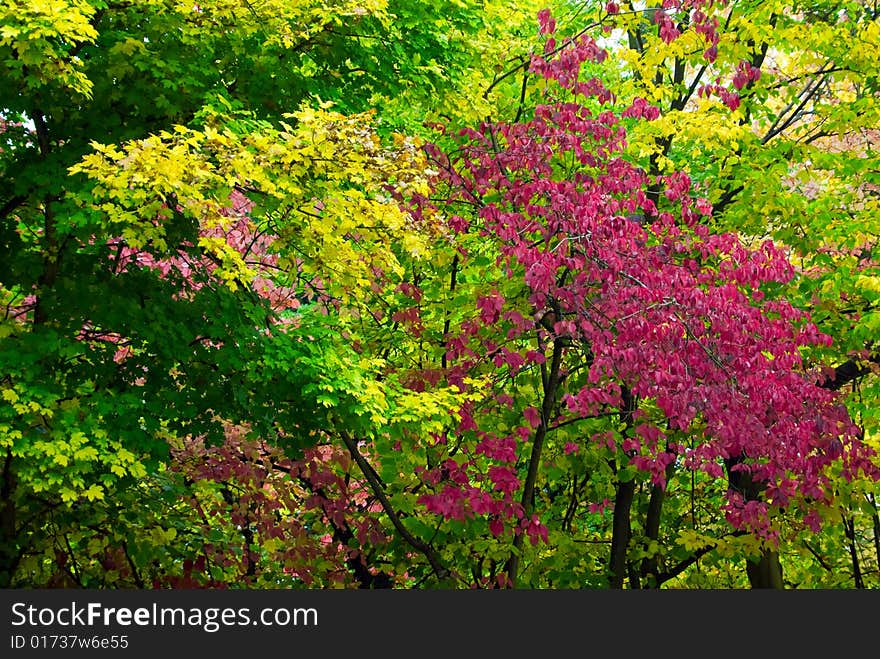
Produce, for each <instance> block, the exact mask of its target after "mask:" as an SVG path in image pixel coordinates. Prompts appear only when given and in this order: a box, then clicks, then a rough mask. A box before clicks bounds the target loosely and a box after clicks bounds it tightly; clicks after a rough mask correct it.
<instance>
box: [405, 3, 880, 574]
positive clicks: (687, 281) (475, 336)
mask: <svg viewBox="0 0 880 659" xmlns="http://www.w3.org/2000/svg"><path fill="white" fill-rule="evenodd" d="M679 4H680V3H679ZM661 13H662V12H661ZM539 18H540V19H541V29H542V32H543V33H544V34H545V35H547V39H546V47H545V50H544V54H543V55H542V56H534V57H533V59H532V61H531V66H530V72H531V74H533V75H537V76H540V77H543V78H544V79H546V80H547V81H548V83H549V86H548V89H550V90H555V91H550V92H547V93H545V95H544V97H543V102H542V103H541V104H539V105H538V106H537V107H536V108H535V110H534V113H533V115H532V116H531V118H529V119H528V120H524V121H521V122H516V123H484V124H482V125H480V126H479V127H478V128H476V129H464V130H461V131H460V132H458V133H457V134H452V133H451V132H447V134H446V135H445V137H444V139H446V140H447V141H452V142H453V143H454V146H453V147H446V148H442V149H441V148H440V147H438V146H430V147H428V151H429V155H430V157H431V159H432V161H433V163H434V165H435V166H436V169H437V170H438V171H439V172H440V174H439V180H438V194H437V195H436V196H441V197H442V198H443V201H442V203H438V202H437V201H436V198H435V199H434V200H433V201H431V202H429V201H428V200H424V201H423V207H424V210H425V212H438V211H439V212H442V213H444V214H445V215H446V216H447V217H448V218H449V219H448V225H449V227H450V229H451V231H452V232H453V233H454V234H455V235H456V236H457V238H456V241H457V243H458V245H459V246H460V253H459V257H458V259H459V260H458V261H457V262H456V263H457V264H459V265H460V267H464V266H463V265H462V264H466V263H467V262H468V260H469V259H472V258H474V257H475V256H476V252H477V251H479V249H482V250H483V251H484V252H486V253H491V254H493V255H495V256H496V257H497V258H496V261H495V262H496V266H497V268H496V269H495V270H493V269H492V268H489V269H487V273H492V272H497V273H500V277H499V278H497V279H496V280H492V281H487V282H485V287H484V289H483V291H484V292H483V293H481V294H480V295H479V296H478V297H477V299H475V300H474V304H475V309H476V313H475V315H474V317H473V319H472V320H469V321H467V322H463V323H460V324H459V326H458V327H450V328H448V332H447V334H446V337H445V339H446V345H447V353H446V357H445V362H446V364H447V366H448V368H447V377H448V379H449V380H450V381H451V382H455V383H457V384H460V385H461V386H463V387H466V386H467V384H466V382H467V381H466V379H465V378H466V376H467V375H469V374H474V373H477V372H485V371H486V370H487V369H488V370H489V371H491V372H494V373H496V374H498V373H501V372H504V373H506V376H507V378H508V379H507V380H505V381H510V379H511V378H515V377H516V376H517V375H518V374H520V373H523V372H533V373H539V374H540V377H539V378H538V380H539V382H540V387H539V389H540V397H539V398H540V400H536V401H533V402H532V403H521V402H518V403H516V404H519V405H520V406H521V407H520V409H519V413H520V414H521V417H520V423H519V425H518V426H516V427H514V428H513V429H506V430H505V431H504V432H498V431H496V429H495V426H496V418H495V415H494V414H493V413H492V412H491V410H493V409H495V408H492V407H490V406H483V407H474V408H465V409H464V410H462V423H461V425H460V426H459V428H458V431H457V432H458V435H459V437H461V436H464V435H465V434H467V433H471V434H472V436H473V437H474V438H475V440H474V443H473V444H471V445H470V446H471V447H470V449H468V448H467V444H466V443H463V444H462V445H461V446H462V447H464V448H462V449H461V450H462V451H463V452H465V453H467V459H463V460H458V461H451V460H450V461H448V462H447V463H444V464H441V465H438V466H437V467H436V468H435V469H433V470H427V471H426V472H425V475H424V477H425V481H426V483H427V484H428V485H429V486H430V491H429V493H428V494H425V495H423V496H422V497H421V501H422V502H423V503H424V504H425V505H426V506H427V507H428V510H429V511H432V512H434V513H437V514H438V515H442V516H443V517H444V518H446V519H453V518H457V519H463V518H466V517H481V516H482V517H485V518H487V519H488V520H489V529H490V530H491V532H492V534H493V535H495V536H501V535H502V534H503V533H505V529H508V530H512V532H513V536H514V540H513V542H514V545H515V546H516V547H517V551H514V552H513V553H512V555H511V558H510V559H509V561H508V563H507V569H506V576H507V583H508V584H513V585H515V584H516V581H517V577H518V573H519V561H520V559H519V555H520V552H519V551H518V549H519V548H521V547H522V546H523V540H524V538H525V537H529V538H530V539H531V540H532V541H533V542H540V541H541V540H542V539H544V540H546V537H547V536H546V528H544V526H543V524H542V522H541V520H540V519H539V515H538V511H537V510H536V505H535V496H536V490H538V489H540V487H541V486H542V483H541V480H542V478H543V476H542V471H541V465H542V459H543V457H544V456H542V452H544V451H545V448H546V445H547V442H548V436H549V434H550V433H552V431H553V430H555V429H557V428H560V427H562V426H564V425H569V424H574V423H577V422H578V421H581V420H587V419H599V418H602V417H609V419H610V420H613V423H611V424H610V425H609V426H608V430H607V431H602V432H594V433H592V435H591V436H590V437H587V438H585V440H584V442H583V444H584V445H585V446H586V445H589V444H590V443H591V442H592V443H593V445H596V444H607V446H608V447H610V448H611V449H612V450H613V451H615V452H616V454H617V458H616V459H617V464H618V465H622V466H623V467H624V468H623V469H621V470H620V472H618V480H617V483H616V489H615V496H614V502H613V503H614V513H613V514H614V519H613V540H612V547H611V555H610V558H609V566H610V571H611V574H612V576H611V582H610V583H611V585H612V586H613V587H621V586H622V585H623V582H624V577H625V574H626V561H627V558H626V557H627V550H628V547H629V543H630V540H631V531H630V515H631V507H632V502H633V496H634V492H635V488H636V479H635V478H632V477H630V474H629V472H630V471H631V470H635V471H636V472H637V473H639V474H646V475H647V476H648V477H649V481H650V484H649V485H650V487H652V497H651V499H652V503H651V506H650V510H649V519H648V520H647V522H646V525H645V530H646V534H647V535H648V537H649V538H650V537H651V535H652V534H653V535H654V536H655V537H656V534H657V533H658V526H659V514H660V506H661V505H662V501H663V492H664V488H665V486H666V482H667V479H668V478H669V477H670V475H671V474H672V473H673V472H674V470H675V469H687V470H694V471H700V472H704V473H705V474H706V475H708V476H709V477H711V478H714V479H719V480H720V481H721V482H724V483H726V484H727V495H726V502H725V503H724V505H723V507H724V513H725V515H726V517H727V520H728V521H729V523H730V524H731V525H732V527H733V528H734V529H736V530H738V531H739V532H749V533H752V534H754V535H756V536H757V537H759V538H761V539H763V540H765V541H766V543H767V546H769V547H772V546H773V543H774V542H775V541H776V540H777V537H776V535H777V533H778V529H777V528H776V527H775V526H774V524H773V519H774V515H775V513H776V512H778V511H782V510H791V511H795V510H797V511H801V512H803V513H804V514H803V516H802V519H803V521H804V522H805V523H806V524H807V525H809V526H811V527H813V528H815V527H816V526H817V525H818V523H819V517H818V515H817V513H816V512H815V507H816V505H817V504H820V503H823V502H828V501H829V497H830V491H831V488H830V479H831V478H832V476H833V474H837V475H839V476H842V477H843V478H847V479H849V478H853V477H855V476H857V475H859V474H861V473H865V474H869V475H870V476H871V477H873V478H880V470H878V468H877V467H876V465H875V464H874V463H873V462H872V459H873V457H875V456H874V455H873V453H872V452H871V451H870V450H869V448H868V447H867V446H866V445H865V444H864V443H862V441H861V436H860V431H859V428H858V427H857V426H856V425H855V424H854V423H853V421H852V420H851V419H850V417H849V415H848V413H847V410H846V408H845V407H844V405H843V404H842V403H841V401H840V400H839V398H838V395H837V394H836V393H835V392H834V391H831V390H830V389H828V388H824V387H822V386H820V382H821V381H822V380H823V378H822V376H821V373H820V372H819V370H813V369H811V368H808V366H807V365H806V364H805V363H804V362H803V360H802V351H803V350H804V349H806V348H809V347H810V346H814V345H822V344H825V343H827V342H828V341H829V338H828V337H827V336H824V335H823V334H821V333H820V332H819V331H818V330H817V328H816V327H815V326H814V325H813V324H812V323H811V322H810V319H809V318H808V317H807V316H806V314H804V313H803V312H801V311H799V310H798V309H795V308H793V307H792V306H791V304H789V303H788V302H787V301H786V300H784V299H781V298H779V296H778V295H776V294H774V291H777V290H778V289H779V288H781V285H782V284H784V283H786V282H788V281H789V280H790V279H791V278H792V277H793V275H794V274H795V271H794V269H793V267H792V265H791V264H790V262H789V261H788V259H787V258H786V254H785V251H784V249H783V248H782V247H780V246H778V245H774V244H772V243H771V242H763V243H760V244H751V243H748V244H747V243H746V242H745V241H744V240H743V239H742V238H741V237H738V236H737V235H734V234H730V233H725V234H716V233H713V232H711V231H710V229H709V228H708V223H707V222H706V220H707V219H708V218H709V217H710V216H711V206H710V204H709V203H708V201H707V200H705V199H703V198H700V197H699V196H698V195H697V194H696V193H695V191H694V189H693V186H692V183H691V180H690V179H689V178H688V176H686V175H685V174H683V173H674V174H671V175H666V176H660V177H651V176H649V175H648V174H647V173H646V172H645V171H644V170H642V169H640V168H639V167H637V166H635V165H634V164H632V163H630V162H628V161H627V160H626V159H625V158H624V156H623V153H624V148H625V146H626V135H627V133H626V128H625V126H626V124H627V123H629V122H639V121H652V120H654V119H656V118H657V117H658V115H659V111H658V109H657V108H656V107H653V106H652V105H650V104H649V103H648V102H647V101H645V100H644V99H641V98H637V99H635V101H633V102H632V104H631V105H630V106H629V107H627V108H625V109H623V110H622V112H615V110H614V100H615V99H614V95H613V94H612V93H611V92H610V91H609V90H608V89H606V88H605V86H604V85H603V84H602V82H601V81H600V80H599V79H598V78H595V77H588V76H585V75H584V73H583V68H584V64H585V63H599V62H601V61H602V60H603V59H604V58H605V56H606V54H605V52H604V51H603V50H602V49H601V48H600V47H599V46H598V45H597V44H596V43H595V41H593V40H592V39H590V38H589V37H587V36H583V35H582V36H579V37H577V38H575V39H570V40H567V41H563V42H562V43H561V44H558V43H557V42H556V40H555V38H554V24H553V20H552V18H551V17H550V15H549V13H547V12H542V13H541V15H540V17H539ZM707 20H708V19H707ZM660 21H661V22H662V21H663V16H660ZM706 25H707V26H708V27H707V28H706V33H707V37H706V38H707V40H708V41H709V42H711V41H712V39H714V38H715V33H714V31H713V30H710V29H709V27H711V24H709V23H706ZM670 29H671V28H670ZM670 38H674V35H670ZM711 45H712V44H711V43H710V44H709V46H710V48H711ZM711 55H712V54H711V53H709V55H707V57H711ZM741 74H742V75H743V76H745V77H746V78H749V77H751V78H754V77H755V76H756V75H758V74H757V73H756V72H754V71H751V70H746V69H744V70H743V71H741ZM737 86H739V85H737ZM652 192H653V194H652ZM486 276H487V277H490V276H492V275H491V274H487V275H486ZM536 377H537V376H536ZM497 379H498V380H500V379H502V378H501V376H498V378H497ZM500 400H501V397H496V401H500ZM505 402H506V403H507V405H508V406H510V405H512V404H513V402H512V399H508V400H506V401H505ZM579 448H580V447H579V446H578V443H577V442H573V443H569V444H567V445H566V447H565V451H566V453H576V452H577V451H578V450H579ZM468 451H469V453H468ZM478 458H479V459H478ZM486 459H488V460H489V461H490V462H491V463H492V466H490V467H489V468H488V470H487V469H486V468H485V462H484V460H486ZM624 474H626V475H624ZM655 503H656V504H657V505H656V507H655V505H654V504H655ZM655 508H656V509H655ZM652 510H653V513H656V519H651V518H650V516H651V514H652V512H651V511H652ZM648 568H649V569H648V572H652V571H653V572H654V574H653V575H652V576H654V577H655V578H659V576H660V575H658V574H657V573H656V571H657V569H658V568H657V566H656V565H654V566H650V565H649V566H648Z"/></svg>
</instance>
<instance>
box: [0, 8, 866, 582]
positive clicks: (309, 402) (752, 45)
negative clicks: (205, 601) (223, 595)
mask: <svg viewBox="0 0 880 659" xmlns="http://www.w3.org/2000/svg"><path fill="white" fill-rule="evenodd" d="M878 71H880V13H878V9H877V7H876V4H875V3H873V2H868V1H867V0H853V1H849V2H847V1H842V0H833V1H831V0H829V1H827V2H822V1H820V0H814V1H811V2H790V1H788V2H784V1H781V0H663V1H662V2H660V1H659V0H657V1H653V2H607V3H606V2H595V1H592V0H587V1H585V2H570V1H561V0H559V1H552V2H551V0H542V1H540V2H532V1H531V0H492V1H490V2H481V3H477V2H473V1H472V0H455V1H450V2H442V3H436V2H427V1H423V0H400V1H397V0H362V1H357V0H338V1H336V2H332V3H327V2H319V1H317V0H257V1H249V0H204V1H200V2H197V3H196V2H181V1H179V0H121V1H118V2H117V1H113V0H9V1H7V2H6V3H5V4H4V6H3V7H2V8H0V311H2V316H0V398H2V402H0V587H4V588H9V587H13V588H49V587H67V588H70V587H74V588H77V587H78V588H141V589H146V588H261V589H267V588H279V589H291V588H404V589H432V588H531V589H539V588H555V589H560V588H566V589H567V588H591V589H609V588H613V589H618V588H632V589H636V588H713V589H717V588H748V587H752V588H801V589H820V588H821V589H825V588H835V589H855V588H858V589H860V588H880V507H878V501H877V496H878V482H880V455H878V452H880V427H878V426H880V405H878V401H880V395H878V394H880V377H878V375H880V352H878V350H880V348H878V344H877V337H878V336H880V310H878V300H880V265H878V258H877V253H876V251H877V241H878V235H880V220H878V217H880V209H878V200H880V179H878V172H880V161H878V152H877V149H878V143H880V132H878V131H880V105H878V91H880V90H878V77H877V72H878Z"/></svg>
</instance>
